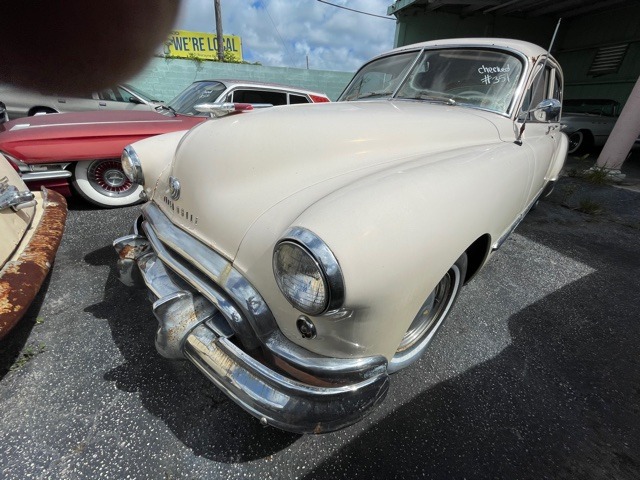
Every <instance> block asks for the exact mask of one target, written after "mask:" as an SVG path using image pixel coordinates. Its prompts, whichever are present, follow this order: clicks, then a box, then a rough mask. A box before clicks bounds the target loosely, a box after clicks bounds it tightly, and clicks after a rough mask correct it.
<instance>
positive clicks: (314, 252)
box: [273, 228, 344, 315]
mask: <svg viewBox="0 0 640 480" xmlns="http://www.w3.org/2000/svg"><path fill="white" fill-rule="evenodd" d="M273 273H274V276H275V279H276V283H277V284H278V287H279V288H280V291H281V292H282V294H283V295H284V296H285V298H286V299H287V300H288V301H289V303H290V304H291V305H293V307H294V308H296V309H298V310H300V311H301V312H303V313H306V314H308V315H320V314H322V313H324V312H326V311H328V310H335V309H337V308H339V307H340V306H341V305H342V302H343V300H344V281H343V278H342V272H341V270H340V265H339V264H338V262H337V260H336V259H335V257H334V256H333V253H332V252H331V250H329V248H328V247H327V246H326V245H325V244H324V243H323V242H322V240H320V239H319V238H318V237H317V236H316V235H315V234H313V233H312V232H310V231H309V230H306V229H302V228H293V229H291V230H289V232H287V235H286V236H285V238H283V239H282V240H280V242H278V244H277V245H276V247H275V249H274V252H273Z"/></svg>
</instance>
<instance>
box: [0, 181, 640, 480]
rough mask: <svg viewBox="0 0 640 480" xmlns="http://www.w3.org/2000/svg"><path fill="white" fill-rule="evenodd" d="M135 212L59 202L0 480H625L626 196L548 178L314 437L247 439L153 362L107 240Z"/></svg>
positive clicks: (178, 376) (3, 434) (213, 405)
mask: <svg viewBox="0 0 640 480" xmlns="http://www.w3.org/2000/svg"><path fill="white" fill-rule="evenodd" d="M581 198H588V199H591V200H592V202H593V203H597V205H598V206H600V207H601V209H600V210H601V212H600V213H599V214H597V215H594V214H586V213H582V212H580V211H579V209H580V199H581ZM137 212H138V208H137V207H132V208H127V209H120V210H92V209H91V208H90V207H87V206H86V205H83V204H81V203H80V202H72V203H71V209H70V212H69V218H68V221H67V227H66V232H65V237H64V239H63V243H62V245H61V248H60V250H59V252H58V256H57V259H56V263H55V266H54V268H53V271H52V274H51V276H50V277H49V281H48V284H47V285H46V288H44V289H43V291H42V292H41V294H40V296H39V297H38V299H37V301H36V303H35V304H34V305H33V306H32V308H31V309H30V310H29V312H28V314H27V315H26V318H25V320H24V321H23V323H22V324H21V325H20V327H19V328H18V329H17V330H15V331H14V332H12V334H11V335H10V336H9V337H8V338H6V339H5V340H4V341H2V342H0V378H1V380H0V406H1V408H0V478H2V479H20V480H22V479H28V478H42V479H49V478H50V479H85V478H87V479H89V478H90V479H98V478H108V479H114V478H118V479H119V478H123V479H124V478H135V479H146V478H150V479H178V478H179V479H182V478H185V479H192V478H224V479H227V478H256V479H264V478H313V479H315V478H318V479H321V478H322V479H324V478H326V479H338V478H345V479H352V478H367V479H371V478H384V479H389V478H416V477H425V478H511V479H516V478H536V479H540V478H581V479H587V478H594V479H596V478H597V479H599V478H616V479H636V478H638V477H640V415H639V413H640V412H639V404H640V398H639V397H640V348H639V346H638V338H640V324H639V323H638V311H640V298H639V296H638V291H640V241H639V238H640V237H639V233H640V193H639V192H637V191H634V190H633V189H621V188H618V187H613V186H609V185H604V186H593V185H591V184H588V183H585V182H584V181H583V180H580V179H575V178H563V179H562V181H561V182H560V183H559V185H558V187H557V188H556V191H555V192H554V194H553V195H552V196H551V197H550V198H549V199H547V200H545V201H543V202H541V204H540V205H539V207H538V208H537V209H536V210H534V211H533V212H531V214H530V215H529V216H528V217H527V218H526V219H525V221H524V222H523V223H522V224H521V225H520V226H519V227H518V229H517V230H516V233H515V234H514V235H512V237H511V238H510V239H509V240H508V241H507V242H506V243H505V245H504V246H503V247H502V249H501V252H499V254H497V255H496V256H494V258H493V259H492V261H491V262H490V263H489V264H488V265H487V266H486V268H485V269H484V270H483V272H482V273H481V274H480V275H479V276H478V277H477V278H476V279H475V280H474V281H472V282H471V283H470V284H469V285H468V286H467V287H466V288H465V289H463V292H462V294H461V296H460V299H459V301H458V303H457V304H456V306H455V308H454V309H453V311H452V313H451V316H450V318H449V320H448V321H447V323H446V324H445V325H444V327H443V328H442V330H441V331H440V333H439V334H438V336H437V338H436V339H435V340H434V342H433V344H432V347H431V348H430V350H429V351H428V352H427V354H426V355H425V356H424V357H423V358H422V359H421V360H420V361H419V362H418V363H417V364H416V365H414V366H413V367H411V368H409V369H407V370H405V371H402V372H400V373H398V374H396V375H394V376H393V377H392V381H391V389H390V392H389V395H388V396H387V398H386V400H385V401H384V402H383V403H382V405H381V406H380V407H379V408H378V409H377V410H375V411H374V412H373V413H372V414H371V415H370V416H369V417H367V418H366V419H365V420H364V421H362V422H360V423H359V424H357V425H354V426H352V427H349V428H347V429H344V430H342V431H339V432H335V433H331V434H326V435H321V436H310V435H309V436H299V435H294V434H289V433H285V432H281V431H279V430H276V429H273V428H271V427H262V426H260V425H259V423H258V422H257V420H255V419H254V418H253V417H251V416H249V415H248V414H246V413H244V412H243V411H242V410H241V409H240V408H239V407H237V406H236V405H235V404H233V403H232V402H231V401H230V400H228V399H227V398H226V397H225V396H224V395H223V394H221V393H220V392H219V391H218V390H217V389H216V388H215V387H214V386H213V385H211V384H210V383H209V382H208V381H206V380H205V379H204V377H203V376H202V375H200V374H199V373H198V372H197V371H196V369H195V367H192V366H191V365H190V364H188V363H186V362H172V361H168V360H164V359H162V358H161V357H160V356H159V355H158V354H157V353H156V352H155V350H154V347H153V338H154V333H155V323H156V322H155V319H154V318H153V315H152V313H151V308H150V304H149V303H148V301H147V298H146V294H145V293H144V292H143V291H138V290H132V289H128V288H126V287H124V286H123V285H121V284H120V283H119V282H118V281H117V279H116V276H115V254H114V253H113V252H112V249H111V246H110V245H111V241H112V240H113V239H114V238H115V237H117V236H119V235H121V234H123V233H124V232H126V231H127V230H128V228H129V225H130V223H131V222H132V221H133V219H134V218H135V217H136V215H137Z"/></svg>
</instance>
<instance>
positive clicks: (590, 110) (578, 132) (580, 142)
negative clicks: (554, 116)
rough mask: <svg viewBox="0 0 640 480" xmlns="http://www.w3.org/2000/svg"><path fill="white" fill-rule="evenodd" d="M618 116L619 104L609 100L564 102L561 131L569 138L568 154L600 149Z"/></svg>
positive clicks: (591, 99)
mask: <svg viewBox="0 0 640 480" xmlns="http://www.w3.org/2000/svg"><path fill="white" fill-rule="evenodd" d="M618 115H620V104H619V103H618V102H616V101H615V100H609V99H596V98H585V99H574V100H565V101H564V103H563V105H562V124H563V127H562V131H563V132H564V133H566V134H567V135H568V136H569V151H568V153H570V154H571V153H575V154H578V153H582V152H586V151H588V150H589V149H591V148H593V147H602V146H603V145H604V144H605V142H606V141H607V138H609V135H610V134H611V131H612V130H613V126H614V125H615V124H616V121H617V120H618Z"/></svg>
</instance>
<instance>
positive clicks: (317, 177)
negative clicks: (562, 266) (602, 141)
mask: <svg viewBox="0 0 640 480" xmlns="http://www.w3.org/2000/svg"><path fill="white" fill-rule="evenodd" d="M562 85H563V79H562V70H561V68H560V66H559V65H558V63H557V62H556V61H555V60H554V59H553V57H551V56H549V55H547V53H546V52H545V50H543V49H542V48H539V47H537V46H535V45H532V44H530V43H526V42H522V41H516V40H505V39H487V38H483V39H459V40H443V41H437V42H427V43H421V44H416V45H411V46H407V47H403V48H399V49H396V50H393V51H391V52H389V53H386V54H384V55H380V56H378V57H376V58H374V59H373V60H371V61H370V62H369V63H367V64H365V65H364V66H363V67H362V68H361V69H360V70H359V71H358V72H357V73H356V75H355V76H354V78H353V80H352V81H351V83H350V84H349V85H348V86H347V88H346V90H345V91H344V93H343V94H342V96H341V98H340V99H339V101H338V102H336V103H327V104H320V105H295V106H289V107H282V108H277V109H275V108H274V109H268V110H260V111H247V110H246V109H245V106H243V105H234V104H223V105H219V104H208V105H207V104H205V105H200V107H199V109H200V110H201V111H208V112H211V113H212V116H213V117H214V118H212V119H211V120H209V121H208V122H205V123H202V124H200V125H198V126H196V127H194V128H192V129H191V130H189V131H188V132H175V133H170V134H167V135H162V136H158V137H154V138H150V139H146V140H142V141H140V142H137V143H135V144H133V145H131V146H129V147H127V148H126V149H125V151H124V154H123V159H122V163H123V167H124V170H125V172H126V174H127V175H128V176H129V178H130V179H131V180H132V181H134V182H137V183H140V184H142V185H143V186H144V192H143V193H144V195H145V196H146V198H147V199H148V200H149V201H148V203H146V204H145V205H144V206H143V207H142V216H141V217H140V218H139V220H138V221H137V222H136V223H135V225H134V226H133V227H132V231H131V232H130V234H129V235H127V236H125V237H122V238H119V239H117V240H116V241H115V242H114V247H115V249H116V251H117V252H118V253H119V260H118V264H119V270H120V273H121V279H122V280H123V281H125V282H126V283H128V284H135V283H143V284H145V285H146V286H147V287H148V288H149V289H150V290H151V292H152V293H153V294H154V296H155V298H157V300H156V301H155V303H154V304H153V312H154V314H155V316H156V317H157V319H158V322H159V329H158V332H157V337H156V347H157V349H158V351H159V352H160V353H161V354H162V355H164V356H165V357H168V358H175V359H180V358H186V359H188V360H190V361H191V362H193V363H194V364H195V365H196V366H197V367H198V368H199V369H200V370H201V371H202V373H204V375H206V376H207V377H208V378H209V379H210V380H211V381H212V382H213V383H214V384H215V385H217V386H218V387H219V388H220V389H221V390H222V391H223V392H224V393H226V394H227V395H228V396H229V397H230V398H231V399H232V400H233V401H235V402H236V403H238V404H239V405H240V406H242V407H243V408H244V409H245V410H246V411H248V412H249V413H251V414H252V415H254V416H256V417H258V418H259V419H260V421H261V422H262V423H263V424H265V425H274V426H276V427H279V428H282V429H285V430H290V431H294V432H316V433H319V432H326V431H331V430H335V429H339V428H342V427H345V426H347V425H349V424H352V423H354V422H356V421H358V420H359V419H361V418H362V417H363V416H364V415H366V414H367V413H368V412H370V411H371V409H372V408H373V407H374V406H375V405H377V404H378V403H380V402H381V401H382V399H383V398H384V396H385V394H386V392H387V389H388V386H389V379H388V375H389V374H390V373H393V372H396V371H398V370H400V369H402V368H405V367H407V366H408V365H410V364H411V363H413V362H414V361H416V360H417V359H418V358H419V357H420V355H422V354H423V352H424V351H425V350H426V349H427V347H428V345H429V343H430V342H431V340H432V339H433V337H434V335H435V333H436V332H437V330H438V329H439V328H440V326H441V325H442V322H443V321H444V319H445V318H446V316H447V314H448V313H449V312H450V311H451V308H452V306H453V304H454V301H455V299H456V297H457V296H458V294H459V292H460V288H461V287H462V285H464V284H465V283H466V282H468V281H469V280H470V279H471V278H472V277H473V276H474V275H476V274H477V273H478V271H479V270H480V268H481V267H482V266H483V265H484V264H485V262H487V260H488V259H489V258H490V257H491V255H492V254H493V253H494V252H495V251H496V250H497V249H498V248H500V245H501V244H502V243H503V242H504V241H505V239H506V238H507V237H508V235H509V234H510V233H511V232H512V231H513V230H514V229H515V228H516V226H517V225H518V223H519V222H520V221H521V220H522V218H523V217H524V216H525V215H526V214H527V212H528V211H529V209H530V208H531V207H532V205H534V204H535V203H536V201H537V200H538V199H539V198H540V197H541V196H543V195H545V194H546V193H548V192H549V191H550V189H551V187H552V186H553V184H554V182H555V180H556V179H557V178H558V175H559V172H560V169H561V168H562V165H563V162H564V159H565V156H566V152H567V139H566V136H565V135H564V134H563V133H561V132H560V130H559V127H560V123H559V120H560V108H561V107H560V105H561V101H562ZM225 112H226V113H230V114H229V115H226V116H222V114H223V113H225ZM132 321H133V319H132Z"/></svg>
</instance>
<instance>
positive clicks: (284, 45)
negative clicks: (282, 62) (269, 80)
mask: <svg viewBox="0 0 640 480" xmlns="http://www.w3.org/2000/svg"><path fill="white" fill-rule="evenodd" d="M262 6H263V7H264V10H265V12H267V16H268V17H269V20H271V25H273V28H274V30H275V31H276V33H277V34H278V38H279V39H280V43H282V46H283V47H284V49H285V51H286V52H287V55H289V59H290V60H291V61H292V62H293V66H294V67H297V66H298V64H297V62H296V61H295V59H294V58H293V55H291V52H290V51H289V47H287V44H286V43H285V42H284V40H283V39H282V35H280V31H279V30H278V27H276V22H274V21H273V18H271V14H270V13H269V9H268V8H267V4H266V3H265V2H264V0H263V1H262Z"/></svg>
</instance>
